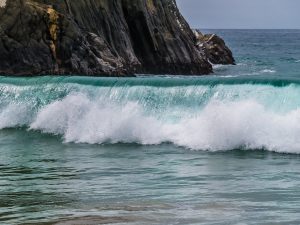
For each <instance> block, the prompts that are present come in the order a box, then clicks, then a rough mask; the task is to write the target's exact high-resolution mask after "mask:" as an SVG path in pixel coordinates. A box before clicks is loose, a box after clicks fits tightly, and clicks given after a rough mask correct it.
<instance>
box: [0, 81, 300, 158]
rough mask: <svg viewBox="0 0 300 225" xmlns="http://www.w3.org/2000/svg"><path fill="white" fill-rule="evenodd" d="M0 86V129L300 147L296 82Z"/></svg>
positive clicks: (206, 145)
mask: <svg viewBox="0 0 300 225" xmlns="http://www.w3.org/2000/svg"><path fill="white" fill-rule="evenodd" d="M232 79H234V78H232ZM129 81H130V80H129ZM226 81H227V79H226ZM165 82H166V81H165ZM170 82H171V81H170ZM172 82H173V80H172ZM154 84H155V85H156V83H154ZM0 89H1V93H2V94H1V95H0V100H1V104H0V129H4V128H16V127H26V128H28V129H29V130H36V131H40V132H43V133H49V134H55V135H59V136H61V137H62V138H63V141H64V142H73V143H86V144H114V143H138V144H142V145H157V144H161V143H172V144H174V145H177V146H182V147H185V148H187V149H192V150H208V151H226V150H232V149H240V148H242V149H267V150H271V151H278V152H289V153H300V143H299V141H298V140H299V137H300V96H299V90H300V87H299V85H296V84H290V85H284V86H273V85H268V84H230V85H224V84H214V85H207V84H205V83H204V84H201V83H200V84H198V85H182V86H180V85H179V86H178V85H177V84H176V85H175V86H172V85H171V86H165V87H160V86H151V85H150V86H149V85H145V84H143V85H133V86H132V85H128V84H126V83H124V85H123V84H122V85H120V86H118V85H117V86H89V85H80V84H73V83H63V84H56V83H53V84H51V83H47V84H39V85H25V86H24V85H22V86H16V85H8V84H1V85H0ZM33 93H34V94H33Z"/></svg>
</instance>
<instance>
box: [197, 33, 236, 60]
mask: <svg viewBox="0 0 300 225" xmlns="http://www.w3.org/2000/svg"><path fill="white" fill-rule="evenodd" d="M194 35H195V39H196V46H197V47H198V48H199V50H200V51H201V52H202V55H203V57H205V58H206V59H207V60H208V61H209V62H210V63H212V64H223V65H235V59H234V58H233V54H232V52H231V50H230V49H229V48H228V46H227V45H226V44H225V42H224V40H223V39H222V38H221V37H219V36H218V35H216V34H202V33H201V32H200V31H199V30H194Z"/></svg>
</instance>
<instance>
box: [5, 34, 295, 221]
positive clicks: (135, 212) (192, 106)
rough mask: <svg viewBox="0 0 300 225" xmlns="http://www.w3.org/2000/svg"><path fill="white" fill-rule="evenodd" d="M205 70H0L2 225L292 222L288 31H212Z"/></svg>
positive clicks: (290, 45)
mask: <svg viewBox="0 0 300 225" xmlns="http://www.w3.org/2000/svg"><path fill="white" fill-rule="evenodd" d="M218 33H219V34H221V35H222V36H223V37H225V39H226V41H227V42H228V44H229V45H230V47H231V48H232V49H233V51H234V53H235V56H236V59H237V63H238V65H237V66H218V65H217V66H215V74H213V75H210V76H204V77H183V76H182V77H181V76H177V77H170V76H167V75H162V76H156V77H154V76H150V77H143V76H140V77H138V78H123V79H121V78H86V77H80V76H74V77H50V76H49V77H36V78H7V77H1V78H0V154H1V157H0V223H1V224H107V223H110V224H214V225H215V224H299V222H300V216H299V211H300V204H299V200H300V191H299V185H300V183H299V182H300V172H299V171H300V160H299V153H300V142H299V137H300V79H299V78H300V74H299V70H300V61H299V60H300V49H299V48H298V46H299V43H300V31H297V30H289V31H284V30H276V31H275V30H269V31H263V30H252V31H249V30H235V31H232V30H219V31H218Z"/></svg>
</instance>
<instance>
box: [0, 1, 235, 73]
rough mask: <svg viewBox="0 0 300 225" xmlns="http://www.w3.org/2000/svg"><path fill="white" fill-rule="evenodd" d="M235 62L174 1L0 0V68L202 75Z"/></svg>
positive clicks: (5, 70)
mask: <svg viewBox="0 0 300 225" xmlns="http://www.w3.org/2000/svg"><path fill="white" fill-rule="evenodd" d="M211 63H213V64H234V58H233V57H232V53H231V51H230V49H229V48H228V47H227V46H226V45H225V43H224V41H223V40H222V39H221V38H220V37H218V36H217V35H203V34H201V32H199V31H193V30H191V28H190V27H189V25H188V23H187V22H186V21H185V19H184V18H183V17H182V15H181V14H180V12H179V10H178V8H177V5H176V1H175V0H76V1H74V0H73V1H72V0H0V74H1V75H11V76H21V75H45V74H47V75H48V74H54V75H55V74H61V75H68V74H78V75H94V76H96V75H98V76H130V75H133V74H136V73H142V74H181V75H202V74H209V73H211V72H212V65H211Z"/></svg>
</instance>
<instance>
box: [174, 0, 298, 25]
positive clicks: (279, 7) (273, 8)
mask: <svg viewBox="0 0 300 225" xmlns="http://www.w3.org/2000/svg"><path fill="white" fill-rule="evenodd" d="M177 4H178V6H179V8H180V10H181V12H182V14H183V15H184V17H185V18H186V19H187V20H188V22H189V23H190V25H191V26H192V27H193V28H254V29H255V28H257V29H264V28H269V29H280V28H285V29H294V28H297V29H300V0H177Z"/></svg>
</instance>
